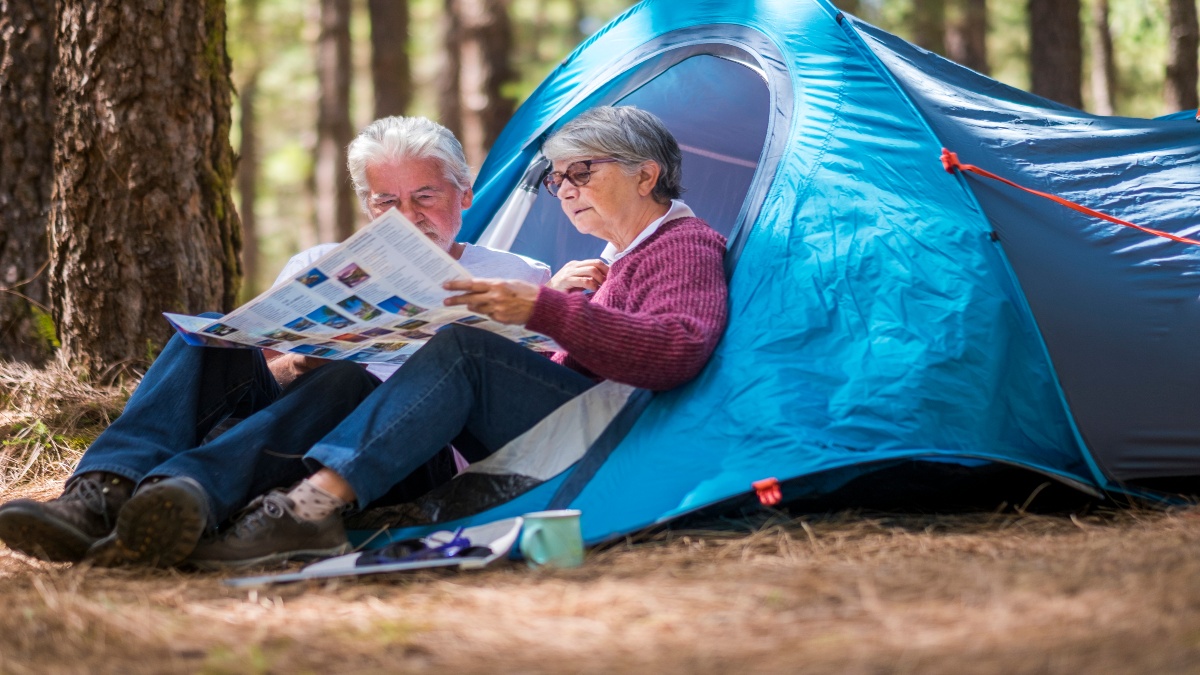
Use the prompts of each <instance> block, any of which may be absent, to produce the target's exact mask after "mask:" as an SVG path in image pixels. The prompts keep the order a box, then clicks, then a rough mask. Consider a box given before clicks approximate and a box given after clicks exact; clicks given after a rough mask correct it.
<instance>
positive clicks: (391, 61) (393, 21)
mask: <svg viewBox="0 0 1200 675" xmlns="http://www.w3.org/2000/svg"><path fill="white" fill-rule="evenodd" d="M367 7H368V8H369V10H370V14H371V82H372V84H373V85H374V88H375V119H379V118H380V117H388V116H390V115H403V114H405V113H406V112H407V111H408V106H409V105H410V104H412V97H413V81H412V64H411V63H410V61H409V58H408V0H369V2H368V4H367Z"/></svg>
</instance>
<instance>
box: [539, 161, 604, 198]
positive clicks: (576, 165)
mask: <svg viewBox="0 0 1200 675" xmlns="http://www.w3.org/2000/svg"><path fill="white" fill-rule="evenodd" d="M615 161H617V160H615V159H613V158H612V157H607V158H604V159H585V160H583V161H582V162H571V163H570V164H569V165H568V166H567V170H566V171H551V172H550V173H548V174H546V177H545V178H543V179H542V185H545V186H546V191H547V192H549V193H550V194H552V195H554V196H555V197H557V196H558V188H560V187H562V183H563V181H564V180H566V181H567V182H569V183H570V184H571V185H574V186H575V187H583V186H584V185H587V184H588V181H589V180H591V179H592V165H593V164H605V163H607V162H615Z"/></svg>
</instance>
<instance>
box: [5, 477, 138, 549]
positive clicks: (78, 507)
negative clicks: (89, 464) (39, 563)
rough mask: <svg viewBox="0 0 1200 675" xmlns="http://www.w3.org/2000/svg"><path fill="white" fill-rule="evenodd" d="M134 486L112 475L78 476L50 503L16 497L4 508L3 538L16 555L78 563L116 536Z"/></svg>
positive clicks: (132, 483)
mask: <svg viewBox="0 0 1200 675" xmlns="http://www.w3.org/2000/svg"><path fill="white" fill-rule="evenodd" d="M133 487H134V482H133V481H131V480H129V479H128V478H122V477H121V476H118V475H116V474H114V473H108V472H105V471H91V472H88V473H85V474H83V475H80V476H76V477H75V478H74V479H73V480H71V481H70V482H69V483H68V484H67V489H66V490H64V491H63V493H62V495H60V496H59V497H57V498H56V499H51V500H50V501H48V502H39V501H34V500H32V499H17V500H14V501H11V502H8V503H7V504H4V505H3V506H0V540H3V541H4V543H5V544H8V547H9V548H11V549H13V550H14V551H20V552H21V553H24V554H26V555H30V556H33V557H35V558H39V559H41V560H48V561H50V562H71V563H76V562H79V561H81V560H83V557H84V555H85V554H86V553H87V550H88V548H89V547H91V545H92V544H94V543H96V541H98V540H99V539H101V538H103V537H105V536H107V535H108V533H109V532H112V530H113V527H115V526H116V522H117V512H118V511H120V510H121V507H122V506H124V504H125V502H127V501H129V496H130V495H131V494H133Z"/></svg>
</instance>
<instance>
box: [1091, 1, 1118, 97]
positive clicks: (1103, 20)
mask: <svg viewBox="0 0 1200 675" xmlns="http://www.w3.org/2000/svg"><path fill="white" fill-rule="evenodd" d="M1092 28H1093V31H1092V36H1093V38H1092V44H1091V52H1092V72H1091V81H1092V99H1093V100H1092V107H1093V108H1095V113H1096V114H1097V115H1112V114H1114V113H1115V112H1116V109H1117V63H1116V60H1115V59H1114V58H1113V39H1112V31H1111V30H1110V29H1109V24H1108V0H1092Z"/></svg>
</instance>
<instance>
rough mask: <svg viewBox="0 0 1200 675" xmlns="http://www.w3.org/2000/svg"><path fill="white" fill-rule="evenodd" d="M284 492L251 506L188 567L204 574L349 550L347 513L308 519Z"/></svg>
mask: <svg viewBox="0 0 1200 675" xmlns="http://www.w3.org/2000/svg"><path fill="white" fill-rule="evenodd" d="M295 508H296V504H295V502H293V501H292V500H291V498H289V497H288V496H287V494H286V493H285V492H284V491H283V490H272V491H271V492H268V493H267V494H265V495H263V496H261V497H258V498H257V499H255V500H254V501H252V502H250V503H249V504H248V505H247V506H246V508H245V509H244V510H243V511H242V513H241V514H240V515H239V516H238V519H237V520H236V521H235V522H234V523H233V524H232V525H231V526H230V527H229V529H227V530H225V531H224V532H222V533H221V534H220V536H218V537H217V538H216V539H214V540H212V541H210V542H205V543H202V544H200V545H199V546H197V547H196V550H195V551H193V552H192V555H191V557H189V558H188V560H187V561H188V563H189V564H190V565H193V566H195V567H197V568H199V569H202V570H215V569H227V568H237V567H251V566H256V565H267V564H273V563H282V562H286V561H288V560H314V559H316V558H327V557H330V556H335V555H341V554H343V553H346V552H347V551H349V550H350V542H349V541H348V540H347V539H346V528H345V527H343V526H342V514H341V513H340V512H334V513H331V514H329V515H328V516H326V517H325V518H322V519H321V520H316V521H313V520H303V519H301V518H299V517H298V516H297V515H296V513H295V510H294V509H295Z"/></svg>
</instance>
